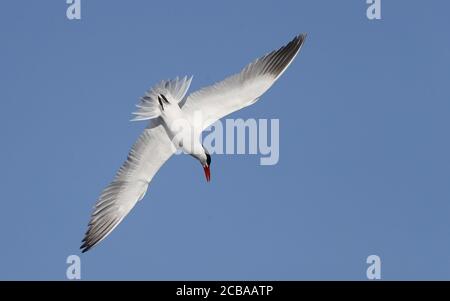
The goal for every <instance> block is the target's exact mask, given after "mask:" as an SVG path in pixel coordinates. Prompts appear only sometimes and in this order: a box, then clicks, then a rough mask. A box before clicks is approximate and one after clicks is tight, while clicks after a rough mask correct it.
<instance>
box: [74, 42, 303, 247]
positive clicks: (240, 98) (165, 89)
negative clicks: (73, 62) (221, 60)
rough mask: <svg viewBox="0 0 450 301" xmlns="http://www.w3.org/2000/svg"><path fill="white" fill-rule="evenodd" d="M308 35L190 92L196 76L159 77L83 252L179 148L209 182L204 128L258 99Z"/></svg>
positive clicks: (95, 213) (91, 225)
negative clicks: (145, 123) (140, 126)
mask: <svg viewBox="0 0 450 301" xmlns="http://www.w3.org/2000/svg"><path fill="white" fill-rule="evenodd" d="M305 38H306V34H300V35H298V36H296V37H295V38H294V39H293V40H292V41H290V42H289V43H288V44H286V45H285V46H283V47H281V48H279V49H278V50H274V51H272V52H270V53H268V54H266V55H264V56H262V57H260V58H258V59H256V60H255V61H253V62H252V63H250V64H249V65H247V66H246V67H245V68H244V69H242V71H241V72H240V73H237V74H234V75H232V76H230V77H228V78H226V79H224V80H223V81H221V82H218V83H215V84H214V85H212V86H208V87H204V88H202V89H200V90H198V91H196V92H193V93H191V94H190V95H188V96H187V97H185V96H186V92H187V90H188V89H189V86H190V84H191V81H192V77H190V78H188V77H183V78H178V77H177V78H175V79H172V80H167V81H161V82H160V83H159V84H157V85H156V86H154V87H152V88H151V89H150V90H148V91H147V92H146V93H145V95H144V96H143V97H142V98H141V100H140V103H139V104H138V105H137V107H138V110H137V111H136V112H135V113H133V114H134V115H135V117H134V119H133V120H150V121H149V124H148V126H147V127H146V128H145V130H144V132H143V133H142V134H141V135H140V137H139V138H138V140H137V141H136V142H135V144H134V145H133V147H132V148H131V150H130V152H129V154H128V157H127V159H126V161H125V162H124V163H123V165H122V166H121V167H120V169H119V171H118V172H117V174H116V176H115V177H114V179H113V181H112V182H111V183H110V184H109V185H108V186H107V187H106V188H105V189H104V190H103V191H102V193H101V194H100V197H99V198H98V200H97V203H96V204H95V207H94V210H93V212H92V216H91V220H90V222H89V225H88V230H87V231H86V234H85V237H84V239H83V241H82V245H81V247H80V249H81V250H82V252H83V253H84V252H86V251H88V250H89V249H91V248H92V247H93V246H95V245H97V244H98V243H99V242H100V241H101V240H103V239H104V238H105V237H107V236H108V235H109V234H110V233H111V232H112V231H113V230H114V228H115V227H117V225H118V224H119V223H120V222H121V221H122V220H123V219H124V217H125V216H126V215H127V214H128V213H129V212H130V211H131V209H133V207H134V206H135V205H136V203H137V202H138V201H140V200H142V198H143V197H144V195H145V193H146V191H147V188H148V185H149V183H150V181H151V180H152V178H153V176H154V175H155V174H156V173H157V172H158V170H159V169H160V168H161V166H162V165H163V164H164V163H165V162H166V161H167V160H168V159H169V158H170V157H171V156H172V155H173V154H174V153H175V152H176V151H177V149H180V150H182V151H184V152H185V153H187V154H190V155H191V156H192V157H194V158H195V159H197V160H198V161H199V162H200V164H201V165H202V167H203V170H204V173H205V177H206V181H208V182H209V181H210V179H211V173H210V166H211V156H210V154H209V153H208V150H206V149H205V148H204V147H203V145H202V144H201V142H200V137H201V133H202V131H203V130H205V129H206V128H207V127H209V126H210V125H211V124H213V123H214V122H215V121H217V120H219V119H220V118H222V117H224V116H226V115H228V114H231V113H232V112H235V111H238V110H240V109H242V108H244V107H247V106H249V105H251V104H253V103H255V102H256V101H257V100H258V99H259V98H260V97H261V95H262V94H264V92H266V91H267V90H268V89H269V88H270V87H271V86H272V85H273V84H274V82H275V81H276V80H277V79H278V78H279V77H280V76H281V74H283V72H284V71H285V70H286V68H287V67H288V66H289V65H290V64H291V62H292V61H293V60H294V58H295V57H296V55H297V54H298V52H299V50H300V48H301V47H302V45H303V42H304V41H305ZM196 116H201V120H202V122H196ZM181 121H182V122H181ZM174 124H178V126H174ZM192 133H196V134H194V135H193V134H192Z"/></svg>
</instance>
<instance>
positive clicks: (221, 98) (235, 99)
mask: <svg viewBox="0 0 450 301" xmlns="http://www.w3.org/2000/svg"><path fill="white" fill-rule="evenodd" d="M305 38H306V34H301V35H298V36H296V37H295V38H294V39H293V40H292V41H291V42H289V43H288V44H287V45H285V46H283V47H281V48H280V49H278V50H275V51H272V52H270V53H268V54H266V55H264V56H263V57H260V58H258V59H257V60H255V61H254V62H252V63H251V64H249V65H247V66H246V67H245V68H244V69H242V71H241V72H240V73H237V74H235V75H232V76H230V77H228V78H226V79H225V80H223V81H221V82H218V83H216V84H214V85H212V86H208V87H205V88H202V89H200V90H198V91H196V92H194V93H192V94H190V95H189V96H188V97H187V99H186V101H185V102H184V104H183V105H182V110H183V111H184V112H185V113H186V114H187V116H190V118H192V116H194V115H195V112H201V118H202V121H203V122H202V123H203V129H205V128H207V127H208V126H209V125H211V124H212V123H214V122H215V121H217V120H219V119H220V118H222V117H224V116H226V115H228V114H230V113H232V112H235V111H237V110H239V109H242V108H244V107H246V106H249V105H251V104H253V103H255V102H256V101H257V100H258V98H259V97H260V96H261V95H262V94H263V93H264V92H266V91H267V90H268V89H269V88H270V87H271V86H272V85H273V83H274V82H275V81H276V80H277V79H278V78H279V77H280V75H281V74H283V72H284V70H286V68H287V67H288V66H289V64H290V63H291V62H292V60H293V59H294V58H295V56H296V55H297V53H298V52H299V50H300V48H301V46H302V45H303V42H304V40H305Z"/></svg>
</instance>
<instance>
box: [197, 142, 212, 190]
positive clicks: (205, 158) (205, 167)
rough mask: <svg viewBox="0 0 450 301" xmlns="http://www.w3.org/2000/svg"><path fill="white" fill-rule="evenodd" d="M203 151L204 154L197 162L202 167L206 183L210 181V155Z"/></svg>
mask: <svg viewBox="0 0 450 301" xmlns="http://www.w3.org/2000/svg"><path fill="white" fill-rule="evenodd" d="M203 149H204V153H203V154H202V155H201V156H200V158H199V161H200V163H201V164H202V166H203V170H204V172H205V177H206V181H207V182H209V181H211V170H210V169H209V167H210V166H211V155H210V154H209V153H208V151H207V150H206V149H205V148H203Z"/></svg>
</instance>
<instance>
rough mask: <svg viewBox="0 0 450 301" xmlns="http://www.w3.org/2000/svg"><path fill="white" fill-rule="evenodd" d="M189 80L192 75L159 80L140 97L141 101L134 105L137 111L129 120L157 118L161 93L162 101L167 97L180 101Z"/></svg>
mask: <svg viewBox="0 0 450 301" xmlns="http://www.w3.org/2000/svg"><path fill="white" fill-rule="evenodd" d="M191 81H192V76H191V77H187V76H185V77H183V78H178V77H177V78H175V79H172V80H163V81H161V82H160V83H159V84H157V85H156V86H154V87H152V88H151V89H150V90H148V91H147V92H146V93H145V95H144V96H142V97H141V101H140V102H139V104H137V105H136V107H138V109H137V111H136V112H133V115H135V116H134V118H133V119H131V120H132V121H139V120H147V119H153V118H157V117H158V116H159V115H161V103H160V102H161V95H163V96H164V98H163V100H164V101H167V98H169V99H171V100H172V99H174V100H175V101H176V102H180V101H182V100H183V98H184V96H185V95H186V92H187V90H188V89H189V86H190V85H191Z"/></svg>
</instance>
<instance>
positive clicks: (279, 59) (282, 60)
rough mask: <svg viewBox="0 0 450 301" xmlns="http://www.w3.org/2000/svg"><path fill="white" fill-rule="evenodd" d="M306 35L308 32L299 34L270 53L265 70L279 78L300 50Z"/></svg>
mask: <svg viewBox="0 0 450 301" xmlns="http://www.w3.org/2000/svg"><path fill="white" fill-rule="evenodd" d="M306 36H307V34H306V33H301V34H298V35H297V36H295V37H294V38H293V39H292V40H291V41H290V42H289V43H287V44H286V45H284V46H282V47H281V48H279V49H278V50H275V51H273V52H272V53H270V54H268V55H267V56H266V58H265V60H266V62H265V64H266V66H265V67H264V71H263V72H264V73H270V74H272V75H273V76H274V77H276V78H278V76H280V75H281V74H282V73H283V72H284V70H285V69H286V68H287V66H288V65H289V64H290V62H291V61H292V60H293V59H294V58H295V56H296V55H297V53H298V52H299V51H300V48H301V47H302V45H303V42H304V41H305V39H306Z"/></svg>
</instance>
